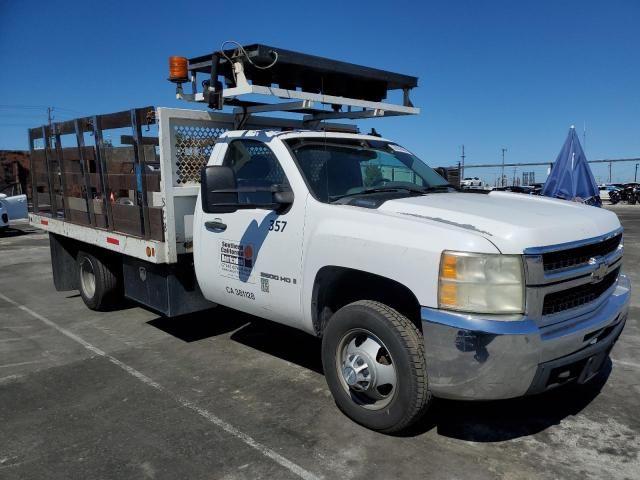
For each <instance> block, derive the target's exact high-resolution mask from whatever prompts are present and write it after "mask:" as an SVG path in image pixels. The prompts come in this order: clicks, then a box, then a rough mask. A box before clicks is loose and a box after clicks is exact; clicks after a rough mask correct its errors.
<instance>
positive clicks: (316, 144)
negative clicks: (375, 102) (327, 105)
mask: <svg viewBox="0 0 640 480" xmlns="http://www.w3.org/2000/svg"><path fill="white" fill-rule="evenodd" d="M285 142H286V143H287V145H288V146H289V148H290V149H291V151H292V152H293V155H294V158H295V159H296V161H297V163H298V165H299V167H300V170H301V172H302V174H303V175H304V177H305V180H306V182H307V185H309V188H310V189H311V191H312V193H313V195H314V196H315V197H316V198H317V199H318V200H320V201H321V202H325V203H329V202H332V201H334V200H336V199H338V198H341V197H344V196H351V195H353V196H355V195H359V194H366V193H370V192H374V191H375V192H379V191H384V190H391V191H398V190H407V192H408V193H410V192H415V191H416V190H420V191H422V190H424V191H425V192H426V191H428V190H432V191H433V190H437V189H440V188H442V189H444V190H443V191H448V189H447V188H445V187H447V186H448V185H449V184H448V182H447V181H446V180H445V179H444V178H442V177H441V176H440V175H438V174H437V173H436V172H435V171H434V170H433V169H432V168H431V167H429V166H427V165H426V164H425V163H424V162H422V160H420V159H419V158H418V157H416V156H415V155H413V154H412V153H410V152H409V151H408V150H405V149H404V148H402V147H400V146H399V145H395V144H393V143H388V142H383V141H376V140H360V139H336V138H328V139H326V140H325V139H322V138H295V139H290V140H285Z"/></svg>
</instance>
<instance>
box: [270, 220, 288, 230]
mask: <svg viewBox="0 0 640 480" xmlns="http://www.w3.org/2000/svg"><path fill="white" fill-rule="evenodd" d="M286 226H287V222H286V221H284V220H269V230H270V231H274V232H284V229H285V228H286Z"/></svg>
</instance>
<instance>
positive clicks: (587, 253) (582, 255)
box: [542, 233, 622, 272]
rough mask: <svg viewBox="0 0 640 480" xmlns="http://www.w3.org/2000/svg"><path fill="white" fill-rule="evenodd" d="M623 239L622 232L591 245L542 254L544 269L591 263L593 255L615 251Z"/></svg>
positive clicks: (550, 269) (549, 269) (551, 269)
mask: <svg viewBox="0 0 640 480" xmlns="http://www.w3.org/2000/svg"><path fill="white" fill-rule="evenodd" d="M621 239H622V233H619V234H618V235H616V236H615V237H611V238H609V239H607V240H604V241H602V242H598V243H592V244H591V245H584V246H582V247H576V248H570V249H568V250H561V251H559V252H549V253H545V254H543V255H542V261H543V263H544V271H545V272H548V271H553V270H560V269H561V268H569V267H578V266H580V265H586V264H587V263H589V259H590V258H592V257H598V256H604V255H608V254H610V253H611V252H613V251H614V250H615V249H616V248H618V245H620V240H621Z"/></svg>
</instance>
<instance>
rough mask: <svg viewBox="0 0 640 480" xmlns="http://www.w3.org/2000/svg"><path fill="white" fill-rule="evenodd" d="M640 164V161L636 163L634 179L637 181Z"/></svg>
mask: <svg viewBox="0 0 640 480" xmlns="http://www.w3.org/2000/svg"><path fill="white" fill-rule="evenodd" d="M638 165H640V163H636V173H635V175H634V176H633V181H634V182H637V181H638Z"/></svg>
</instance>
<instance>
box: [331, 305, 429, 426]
mask: <svg viewBox="0 0 640 480" xmlns="http://www.w3.org/2000/svg"><path fill="white" fill-rule="evenodd" d="M322 364H323V367H324V372H325V377H326V379H327V384H328V385H329V389H330V390H331V393H332V394H333V397H334V399H335V401H336V403H337V405H338V407H339V408H340V409H341V410H342V411H343V412H344V413H345V414H346V415H347V416H349V417H350V418H352V419H353V420H355V421H356V422H358V423H360V424H362V425H364V426H366V427H368V428H371V429H373V430H378V431H382V432H385V433H396V432H399V431H401V430H404V429H406V428H407V427H409V426H410V425H411V424H413V423H415V421H416V420H418V419H419V418H420V417H421V416H422V414H423V413H424V412H425V411H426V409H427V408H428V406H429V403H430V400H431V393H430V392H429V389H428V384H427V374H426V365H425V359H424V344H423V341H422V335H421V334H420V332H419V330H418V329H417V328H416V326H415V325H414V324H413V323H412V322H411V321H410V320H409V319H408V318H406V317H405V316H403V315H401V314H400V313H398V312H397V311H396V310H394V309H392V308H390V307H388V306H386V305H384V304H382V303H379V302H374V301H371V300H363V301H358V302H354V303H351V304H349V305H347V306H345V307H343V308H341V309H340V310H338V312H336V313H335V315H334V316H333V317H332V318H331V320H330V321H329V324H328V325H327V328H326V329H325V332H324V336H323V340H322Z"/></svg>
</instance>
